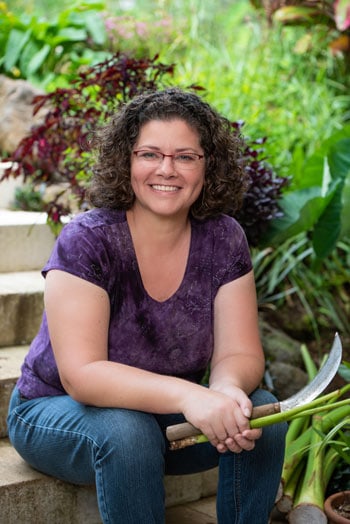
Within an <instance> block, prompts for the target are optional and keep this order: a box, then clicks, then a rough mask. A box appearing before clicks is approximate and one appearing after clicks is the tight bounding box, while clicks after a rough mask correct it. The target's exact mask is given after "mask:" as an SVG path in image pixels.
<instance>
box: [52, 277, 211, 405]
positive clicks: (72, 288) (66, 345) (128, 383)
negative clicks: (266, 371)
mask: <svg viewBox="0 0 350 524" xmlns="http://www.w3.org/2000/svg"><path fill="white" fill-rule="evenodd" d="M45 309H46V314H47V319H48V326H49V332H50V339H51V342H52V347H53V351H54V355H55V359H56V363H57V366H58V370H59V374H60V379H61V382H62V385H63V387H64V388H65V390H66V391H67V393H68V394H69V395H70V396H71V397H73V398H74V399H76V400H77V401H79V402H82V403H84V404H90V405H95V406H100V407H104V406H105V407H107V406H108V407H122V408H129V409H138V410H142V411H148V412H153V413H177V412H182V402H183V399H184V398H187V397H191V393H192V392H193V390H197V389H198V390H202V389H204V388H202V387H200V386H198V385H196V384H192V383H190V382H188V381H186V380H182V379H178V378H175V377H167V376H162V375H158V374H156V373H151V372H148V371H144V370H141V369H137V368H134V367H131V366H127V365H124V364H118V363H115V362H109V361H108V347H107V346H108V326H109V316H110V307H109V298H108V295H107V293H106V292H105V291H104V290H103V289H102V288H100V287H98V286H96V285H95V284H91V283H89V282H87V281H85V280H83V279H81V278H78V277H76V276H73V275H71V274H69V273H66V272H64V271H59V270H51V271H49V272H48V274H47V276H46V287H45ZM126 349H127V348H126Z"/></svg>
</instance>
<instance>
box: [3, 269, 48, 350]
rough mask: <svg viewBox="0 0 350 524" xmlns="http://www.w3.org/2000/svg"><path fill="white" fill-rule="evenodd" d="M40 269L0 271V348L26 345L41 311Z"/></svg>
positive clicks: (34, 332) (42, 285) (36, 325)
mask: <svg viewBox="0 0 350 524" xmlns="http://www.w3.org/2000/svg"><path fill="white" fill-rule="evenodd" d="M43 292H44V279H43V277H42V276H41V274H40V271H22V272H18V273H17V272H11V273H0V347H4V346H17V345H21V344H28V343H30V342H31V341H32V339H33V338H34V336H35V335H36V333H37V330H38V327H39V325H40V322H41V317H42V311H43Z"/></svg>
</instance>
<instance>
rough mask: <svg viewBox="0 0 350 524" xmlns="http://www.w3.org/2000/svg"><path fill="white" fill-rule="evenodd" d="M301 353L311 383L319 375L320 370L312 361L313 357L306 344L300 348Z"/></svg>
mask: <svg viewBox="0 0 350 524" xmlns="http://www.w3.org/2000/svg"><path fill="white" fill-rule="evenodd" d="M300 353H301V356H302V359H303V362H304V366H305V369H306V373H307V376H308V377H309V380H310V381H311V380H312V379H313V378H314V377H315V376H316V375H317V371H318V370H317V367H316V364H315V362H314V361H313V360H312V357H311V355H310V352H309V350H308V348H307V346H306V344H302V345H301V346H300Z"/></svg>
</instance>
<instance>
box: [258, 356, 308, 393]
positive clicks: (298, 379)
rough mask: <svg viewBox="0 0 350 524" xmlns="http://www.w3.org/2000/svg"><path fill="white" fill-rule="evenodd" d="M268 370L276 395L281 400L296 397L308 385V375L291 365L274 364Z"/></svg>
mask: <svg viewBox="0 0 350 524" xmlns="http://www.w3.org/2000/svg"><path fill="white" fill-rule="evenodd" d="M268 370H269V373H270V376H271V379H272V383H273V386H274V393H275V394H276V395H277V398H278V399H279V400H284V399H286V398H288V397H290V396H291V395H294V393H297V392H298V391H300V390H301V389H302V388H303V387H304V386H306V384H307V383H308V376H307V373H306V372H305V371H303V370H301V369H300V368H298V367H296V366H293V365H291V364H286V363H284V362H272V363H271V364H270V365H269V367H268Z"/></svg>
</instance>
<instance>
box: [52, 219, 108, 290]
mask: <svg viewBox="0 0 350 524" xmlns="http://www.w3.org/2000/svg"><path fill="white" fill-rule="evenodd" d="M51 269H59V270H62V271H66V272H67V273H70V274H72V275H75V276H77V277H80V278H82V279H84V280H87V281H88V282H91V283H93V284H96V285H98V286H100V287H102V288H104V289H105V290H106V291H107V292H108V287H109V286H108V275H109V272H110V268H109V257H108V253H107V249H106V246H105V245H104V241H103V236H102V235H101V231H100V228H95V229H94V228H92V227H88V226H87V225H86V224H84V223H81V222H80V221H79V220H72V221H71V222H70V223H68V224H67V225H66V226H65V227H64V228H63V229H62V231H61V233H60V235H59V237H58V238H57V240H56V243H55V245H54V248H53V250H52V253H51V255H50V258H49V260H48V261H47V263H46V264H45V266H44V268H43V270H42V274H43V276H44V277H45V276H46V274H47V272H48V271H50V270H51Z"/></svg>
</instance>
